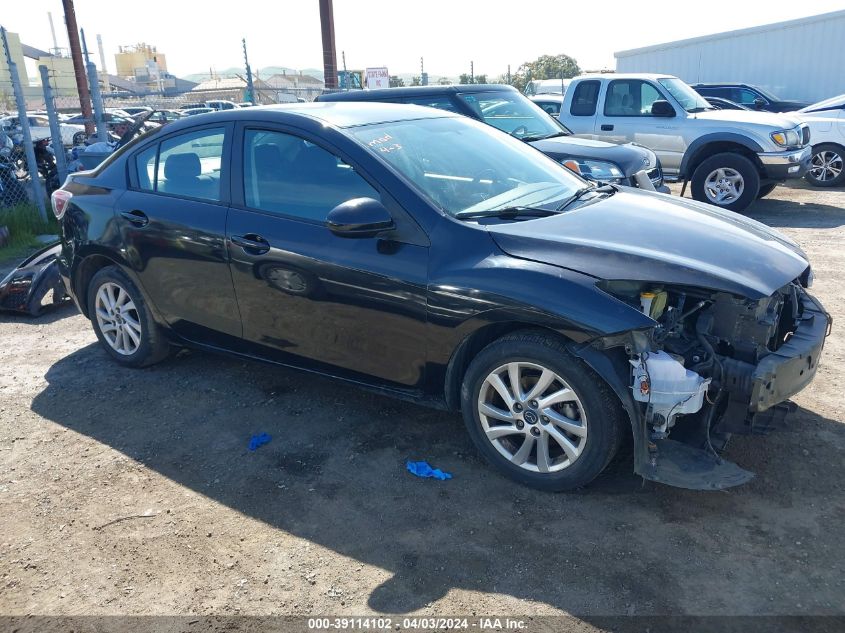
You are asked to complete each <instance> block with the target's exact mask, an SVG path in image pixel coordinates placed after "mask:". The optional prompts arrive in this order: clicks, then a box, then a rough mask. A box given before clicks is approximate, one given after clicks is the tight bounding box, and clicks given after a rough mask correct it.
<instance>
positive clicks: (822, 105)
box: [799, 95, 845, 112]
mask: <svg viewBox="0 0 845 633" xmlns="http://www.w3.org/2000/svg"><path fill="white" fill-rule="evenodd" d="M840 109H845V95H839V96H838V97H831V98H830V99H825V100H824V101H819V102H818V103H814V104H813V105H808V106H807V107H806V108H802V109H800V110H799V112H818V111H821V110H840Z"/></svg>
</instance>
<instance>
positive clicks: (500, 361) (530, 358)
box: [461, 332, 624, 491]
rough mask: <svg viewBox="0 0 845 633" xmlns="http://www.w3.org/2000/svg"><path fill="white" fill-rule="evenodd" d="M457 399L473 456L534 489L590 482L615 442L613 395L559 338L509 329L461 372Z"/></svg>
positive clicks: (618, 427) (617, 420) (618, 421)
mask: <svg viewBox="0 0 845 633" xmlns="http://www.w3.org/2000/svg"><path fill="white" fill-rule="evenodd" d="M461 399H462V411H463V417H464V422H465V423H466V426H467V430H468V431H469V434H470V437H472V440H473V442H474V443H475V445H476V447H477V448H478V450H479V451H480V452H481V454H482V455H484V457H485V458H486V459H487V460H488V461H489V462H490V463H491V464H492V465H493V466H494V467H496V468H497V469H498V470H499V471H501V472H503V473H504V474H506V475H507V476H508V477H510V478H511V479H514V480H516V481H518V482H520V483H522V484H525V485H528V486H531V487H533V488H538V489H540V490H549V491H561V490H571V489H573V488H578V487H581V486H584V485H586V484H588V483H590V482H591V481H592V480H593V479H594V478H595V477H596V476H597V475H598V474H599V473H600V472H601V471H602V470H603V469H604V468H605V466H606V465H607V464H608V463H609V462H610V460H611V459H612V458H613V456H614V455H615V454H616V452H617V450H618V449H619V445H620V443H621V438H622V432H623V429H624V426H623V425H622V419H623V418H622V411H621V406H620V405H619V402H618V400H617V399H616V397H615V396H614V395H613V394H612V393H611V392H610V390H609V389H608V388H607V386H606V385H605V384H604V382H603V381H602V380H601V379H600V378H599V377H598V376H596V375H595V374H594V373H593V372H592V371H591V370H590V369H589V368H588V367H587V366H586V365H584V364H583V363H582V362H581V361H580V360H579V359H577V358H575V357H574V356H572V355H571V354H570V353H569V352H568V350H567V349H566V347H565V345H564V343H563V341H561V340H559V339H558V338H556V337H554V336H552V335H548V334H545V333H541V332H524V333H516V334H512V335H509V336H506V337H504V338H501V339H499V340H498V341H495V342H494V343H491V344H490V345H489V346H487V347H486V348H485V349H484V350H483V351H482V352H481V353H480V354H479V355H478V356H476V358H475V359H474V360H473V361H472V363H471V364H470V366H469V368H468V370H467V373H466V375H465V377H464V383H463V386H462V389H461Z"/></svg>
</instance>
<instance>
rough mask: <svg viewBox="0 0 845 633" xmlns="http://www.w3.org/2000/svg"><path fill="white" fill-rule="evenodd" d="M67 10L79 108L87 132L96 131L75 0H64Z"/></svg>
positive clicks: (66, 23) (66, 21)
mask: <svg viewBox="0 0 845 633" xmlns="http://www.w3.org/2000/svg"><path fill="white" fill-rule="evenodd" d="M62 7H64V10H65V25H66V26H67V39H68V42H69V43H70V57H71V59H72V60H73V74H74V76H75V77H76V90H77V92H78V93H79V108H80V110H82V117H83V118H84V119H85V121H86V122H85V133H86V134H93V133H94V123H93V122H92V121H91V93H90V92H89V91H88V80H87V79H86V78H85V64H84V63H82V48H81V47H80V46H79V27H77V26H76V11H75V10H74V8H73V0H62Z"/></svg>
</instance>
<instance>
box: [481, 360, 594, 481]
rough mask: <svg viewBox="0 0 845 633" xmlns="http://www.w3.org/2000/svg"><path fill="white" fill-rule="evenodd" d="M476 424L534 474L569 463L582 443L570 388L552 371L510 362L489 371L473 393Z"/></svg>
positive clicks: (580, 417) (581, 417)
mask: <svg viewBox="0 0 845 633" xmlns="http://www.w3.org/2000/svg"><path fill="white" fill-rule="evenodd" d="M477 406H478V413H479V417H480V419H481V427H482V430H483V431H484V434H485V435H486V436H487V439H488V440H489V441H490V443H491V444H492V445H493V446H494V447H495V448H496V450H497V451H498V452H499V453H501V454H502V455H503V456H504V457H505V458H506V459H508V460H509V461H510V462H511V463H512V464H514V465H516V466H519V467H520V468H523V469H525V470H528V471H531V472H535V473H536V472H539V473H552V472H558V471H561V470H563V469H565V468H568V467H569V466H571V465H572V464H573V463H574V462H575V461H576V460H577V459H578V457H579V456H580V455H581V454H582V453H583V451H584V448H585V446H586V443H587V418H586V415H585V413H584V409H583V406H582V405H581V401H580V400H579V398H578V395H577V394H576V393H575V391H574V390H573V389H572V388H571V387H570V386H569V385H568V384H567V383H566V381H564V380H563V378H561V377H560V376H559V375H558V374H556V373H555V372H553V371H552V370H550V369H548V368H546V367H543V366H541V365H538V364H535V363H528V362H510V363H507V364H505V365H501V366H500V367H498V368H497V369H495V370H493V371H492V372H491V373H490V374H489V375H488V376H487V378H485V380H484V382H483V383H482V386H481V390H480V392H479V395H478V405H477Z"/></svg>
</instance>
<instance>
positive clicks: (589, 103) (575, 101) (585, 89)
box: [569, 81, 601, 116]
mask: <svg viewBox="0 0 845 633" xmlns="http://www.w3.org/2000/svg"><path fill="white" fill-rule="evenodd" d="M600 86H601V82H598V81H582V82H579V84H578V85H577V86H576V87H575V92H574V93H573V94H572V105H571V106H570V107H569V112H570V114H572V116H593V115H595V113H596V104H597V103H598V100H599V87H600Z"/></svg>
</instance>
